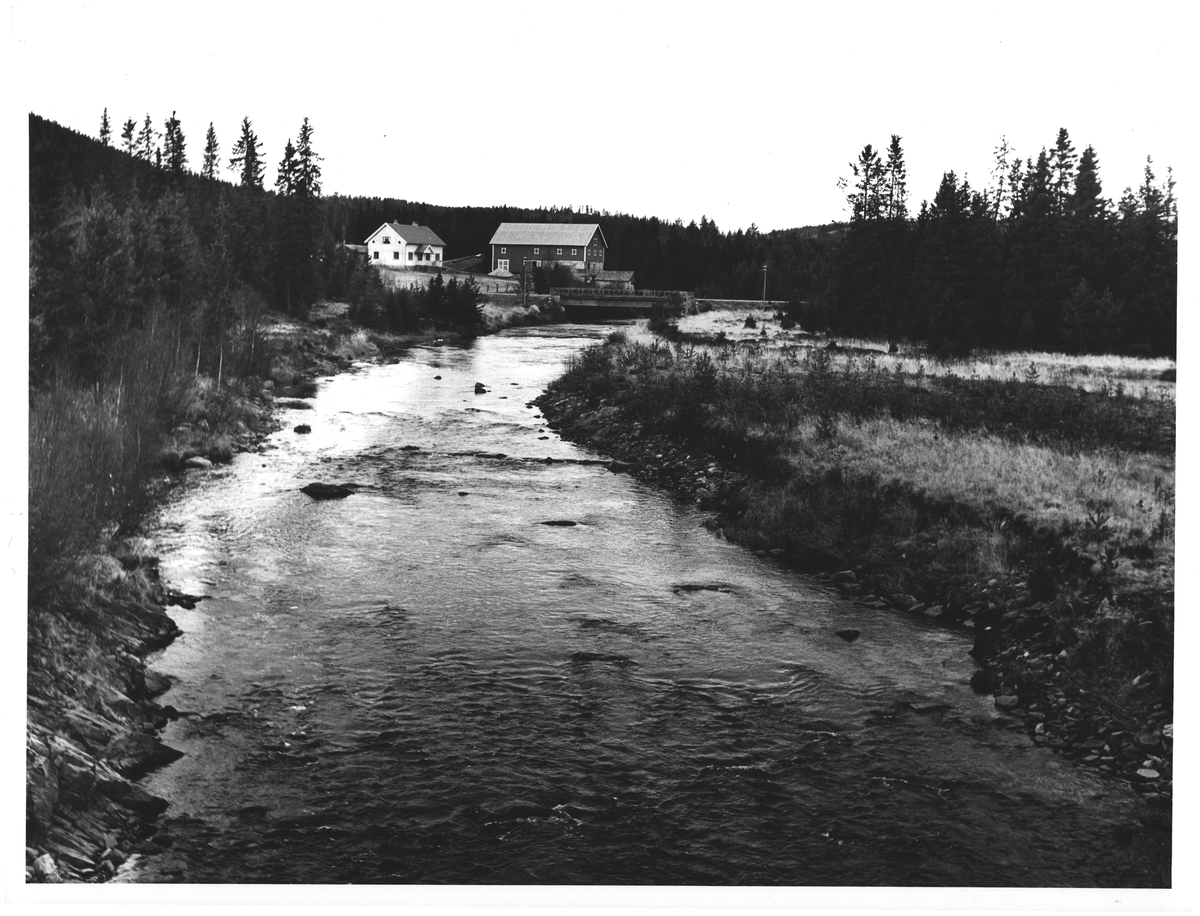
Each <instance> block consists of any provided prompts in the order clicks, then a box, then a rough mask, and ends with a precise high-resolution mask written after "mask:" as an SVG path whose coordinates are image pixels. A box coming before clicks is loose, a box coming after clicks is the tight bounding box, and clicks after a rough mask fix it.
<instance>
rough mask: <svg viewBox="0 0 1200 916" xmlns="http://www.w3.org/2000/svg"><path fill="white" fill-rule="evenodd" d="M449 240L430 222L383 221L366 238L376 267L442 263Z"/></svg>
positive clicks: (369, 252)
mask: <svg viewBox="0 0 1200 916" xmlns="http://www.w3.org/2000/svg"><path fill="white" fill-rule="evenodd" d="M445 253H446V243H445V242H443V241H442V240H441V239H440V238H438V235H437V233H436V232H434V231H433V230H432V229H430V228H429V227H428V226H418V225H417V224H416V223H413V224H412V225H411V226H405V225H404V224H402V223H384V224H383V225H382V226H380V227H379V228H378V229H376V230H375V231H374V232H372V233H371V236H370V238H368V239H367V260H368V261H370V263H372V264H374V265H375V266H376V267H400V268H404V269H408V268H411V267H441V266H442V257H443V256H444V255H445Z"/></svg>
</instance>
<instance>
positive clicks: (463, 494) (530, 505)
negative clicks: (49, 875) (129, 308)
mask: <svg viewBox="0 0 1200 916" xmlns="http://www.w3.org/2000/svg"><path fill="white" fill-rule="evenodd" d="M600 333H601V331H600V329H597V328H585V327H580V326H560V327H556V328H552V329H537V330H528V329H525V330H514V331H508V332H505V333H503V334H500V335H496V336H491V337H487V338H484V339H481V340H479V341H477V342H475V343H474V344H473V345H472V346H470V347H463V348H459V347H449V346H446V347H431V348H423V349H417V350H414V351H412V352H411V353H410V354H409V355H408V356H406V357H405V358H404V359H403V360H402V361H400V362H398V363H395V364H392V365H382V366H379V365H373V366H362V367H358V368H357V369H356V370H355V371H353V372H350V373H347V374H343V375H339V376H336V377H333V378H328V379H324V380H322V381H321V386H320V391H319V393H318V395H317V397H316V398H315V400H314V401H313V404H314V408H315V409H313V410H307V411H287V412H285V421H286V423H287V428H286V429H285V430H284V431H281V432H279V433H277V434H275V435H274V436H273V437H272V438H271V439H270V440H269V442H270V444H271V446H272V448H271V449H270V450H269V451H267V452H266V453H264V454H260V455H255V454H248V455H242V456H239V457H238V459H237V460H236V461H235V462H234V463H233V464H232V465H231V466H230V467H228V468H226V469H222V470H220V471H217V472H214V473H212V474H210V475H208V476H206V477H204V478H203V479H202V480H201V481H200V482H199V483H198V484H197V485H196V486H194V487H189V488H188V489H187V490H186V492H183V493H181V494H179V495H178V496H177V497H176V499H175V501H174V502H173V503H172V504H170V505H169V506H168V507H167V508H166V509H165V511H164V515H163V518H162V521H161V528H160V531H159V532H158V536H157V540H158V546H159V549H160V552H161V554H162V567H163V572H164V576H165V578H166V579H167V581H168V582H169V583H170V584H171V585H172V586H173V587H175V588H177V589H181V590H183V591H185V592H190V593H193V594H203V595H206V596H209V597H207V598H206V599H205V600H204V601H202V602H200V603H199V604H197V606H196V607H195V609H194V610H183V609H181V608H173V609H172V614H173V616H175V618H176V620H177V622H178V623H179V625H180V626H181V627H182V629H183V631H184V634H183V635H182V636H181V637H180V638H179V639H178V640H177V641H176V642H175V643H174V644H173V645H172V646H170V647H169V648H168V649H167V650H165V652H163V653H162V654H161V655H160V656H158V657H157V658H155V659H154V660H153V663H154V666H155V667H156V668H157V669H158V670H160V671H162V672H164V673H167V674H169V675H171V676H172V677H173V678H175V679H176V681H177V682H176V685H175V686H174V687H173V688H172V689H171V691H169V692H168V693H167V694H166V695H165V696H164V697H163V699H162V702H164V703H169V704H171V705H173V706H175V707H176V708H177V709H178V710H179V711H180V713H181V714H182V715H181V716H180V718H179V719H178V720H177V721H175V722H173V723H171V724H170V725H169V726H168V727H167V729H166V730H165V733H164V740H165V741H166V742H167V743H169V744H171V745H172V746H174V747H177V748H179V749H180V750H182V751H184V752H185V753H186V756H185V757H183V758H182V759H181V760H179V761H178V762H176V763H174V764H172V765H171V766H169V767H166V768H164V769H162V770H160V771H158V772H156V773H154V774H152V775H151V776H149V777H147V778H146V780H145V783H146V786H147V788H148V789H149V790H150V791H152V792H155V793H157V794H160V795H162V796H164V797H166V798H167V799H168V800H169V801H170V803H171V807H170V809H169V810H168V812H167V813H166V815H164V817H163V825H164V829H163V831H162V834H163V835H166V836H169V837H170V840H169V841H164V843H166V842H169V844H170V845H169V846H167V848H166V849H165V850H164V851H162V852H161V853H159V854H157V855H153V856H146V857H140V858H138V859H135V860H131V864H130V865H129V867H128V868H127V869H126V871H125V874H124V876H123V878H124V880H133V881H186V882H260V883H267V882H291V883H300V882H319V883H343V882H361V883H368V882H375V883H379V882H387V883H408V884H412V883H441V882H450V883H487V882H503V883H522V884H524V883H606V884H612V883H652V884H797V885H807V884H816V885H862V884H878V885H1009V884H1012V885H1075V886H1090V885H1141V884H1162V883H1164V882H1165V881H1167V880H1168V874H1167V870H1166V869H1167V865H1166V864H1165V862H1164V861H1163V860H1164V859H1165V858H1166V853H1165V852H1164V849H1165V840H1163V838H1161V837H1155V836H1150V835H1146V834H1145V832H1144V831H1142V830H1141V829H1140V828H1139V826H1138V816H1139V812H1140V811H1141V808H1140V807H1139V802H1138V800H1137V799H1136V798H1135V797H1134V795H1133V793H1132V792H1130V791H1129V790H1128V789H1127V788H1125V787H1123V786H1121V785H1119V784H1117V783H1114V782H1106V781H1102V780H1100V779H1099V778H1097V777H1096V776H1094V775H1092V774H1090V773H1088V772H1085V771H1081V770H1078V769H1076V768H1074V767H1072V766H1071V765H1070V764H1069V763H1067V762H1065V761H1063V760H1062V759H1060V758H1057V757H1055V756H1054V755H1053V754H1052V753H1050V752H1048V751H1046V750H1043V749H1040V748H1035V747H1034V746H1033V745H1032V744H1031V743H1030V742H1029V740H1028V739H1027V738H1026V737H1025V736H1024V735H1023V734H1021V733H1020V732H1019V731H1016V730H1013V729H1008V728H1003V727H999V725H998V723H997V722H996V721H994V720H995V713H994V711H993V708H992V704H991V700H990V698H981V697H977V696H975V695H974V694H973V693H972V691H971V690H970V688H969V687H968V684H967V681H968V678H969V677H970V674H971V671H972V664H971V662H970V660H969V658H968V656H967V649H968V648H969V643H968V641H967V640H966V639H965V638H964V637H963V636H962V635H960V634H956V633H950V632H946V631H944V630H940V629H936V628H931V627H927V626H924V625H922V622H921V621H919V620H914V619H911V618H909V617H907V616H903V615H897V614H893V613H888V612H881V611H877V610H871V609H868V608H865V607H863V606H861V605H859V604H857V603H854V602H852V601H849V600H847V599H845V598H843V597H840V596H839V595H838V594H837V593H835V592H833V591H831V590H829V589H828V588H826V587H825V586H823V585H821V584H820V583H818V582H815V581H812V580H809V579H807V578H805V577H802V576H798V575H796V574H794V573H790V572H788V571H786V570H783V569H781V568H779V567H778V566H776V565H774V564H772V563H771V562H770V561H765V560H759V559H756V558H755V557H754V556H753V555H752V554H750V553H748V552H747V551H745V550H742V549H740V548H738V547H735V546H732V545H730V544H728V543H726V542H724V541H722V540H720V539H719V538H717V537H715V536H714V535H713V534H711V533H709V532H708V531H706V530H705V529H704V528H703V527H702V524H701V523H702V518H701V516H700V515H698V514H697V513H696V512H694V511H693V510H691V509H689V508H687V507H682V506H680V505H678V504H677V503H675V502H673V501H672V500H671V499H670V498H669V497H667V496H665V495H663V494H660V493H658V492H656V491H654V490H652V489H649V488H647V487H645V486H642V485H641V484H639V483H638V482H636V481H635V480H633V479H631V478H630V477H628V476H626V475H621V474H614V473H611V472H609V471H608V470H607V469H606V468H605V467H604V466H603V465H602V464H599V463H588V462H589V461H594V459H596V458H597V457H598V456H597V455H595V454H594V453H591V452H589V451H588V450H586V449H583V448H580V447H577V446H575V445H572V444H570V443H567V442H564V441H562V440H560V439H559V438H558V437H557V436H556V435H554V434H553V433H552V432H551V431H549V430H548V429H547V428H546V427H545V424H544V421H543V420H542V419H541V418H540V416H539V414H538V411H537V409H536V408H534V407H530V406H528V402H529V401H530V399H532V398H533V397H536V396H537V395H538V394H539V393H540V392H541V391H542V390H543V389H544V387H545V385H546V384H547V383H548V382H549V381H550V380H551V379H552V378H554V377H555V376H556V375H558V374H559V373H560V372H561V371H562V367H563V365H564V363H565V361H566V360H567V358H568V357H569V356H570V354H572V353H574V352H576V351H577V350H578V349H579V348H580V347H582V346H584V345H585V344H587V343H589V342H590V339H594V338H595V337H597V336H599V334H600ZM438 376H440V378H438ZM476 381H481V382H484V383H485V384H486V385H487V386H488V388H489V391H488V392H487V393H486V394H480V395H476V394H475V393H474V383H475V382H476ZM301 422H304V423H309V424H310V425H311V427H312V432H311V433H310V434H308V435H302V434H297V433H295V432H293V431H292V430H291V427H292V426H293V425H295V424H297V423H301ZM547 459H553V460H552V461H551V460H547ZM311 481H324V482H342V481H348V482H352V483H355V484H358V485H359V486H360V487H361V489H360V490H359V491H358V492H357V493H355V494H354V495H353V496H350V497H349V498H347V499H344V500H341V501H331V502H317V501H314V500H312V499H309V498H308V497H307V496H305V495H304V494H302V493H300V492H299V487H300V486H302V485H304V484H306V483H309V482H311ZM549 521H571V522H575V523H576V524H574V525H547V524H545V523H546V522H549ZM844 627H853V628H857V629H859V630H861V632H862V635H861V637H860V638H859V639H858V640H857V641H855V642H852V643H848V642H845V641H844V640H842V639H840V638H839V637H838V636H837V635H835V631H836V630H838V629H841V628H844Z"/></svg>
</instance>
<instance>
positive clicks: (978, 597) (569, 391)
mask: <svg viewBox="0 0 1200 916" xmlns="http://www.w3.org/2000/svg"><path fill="white" fill-rule="evenodd" d="M763 331H768V329H767V328H765V327H762V326H761V323H759V326H758V328H757V329H756V330H755V332H754V334H755V336H756V337H757V338H758V340H755V341H753V342H751V343H750V344H749V345H739V344H737V343H736V342H734V341H725V342H723V343H721V344H719V345H715V346H705V345H696V344H695V343H693V342H687V341H688V340H691V341H695V340H696V336H691V337H690V338H689V337H685V338H683V340H684V342H679V343H676V344H674V345H671V344H666V343H663V342H661V341H659V340H657V339H654V340H650V341H649V342H648V343H645V342H641V343H639V342H632V341H630V340H629V339H627V338H626V336H625V335H624V334H623V333H621V332H617V333H615V334H614V335H613V336H612V337H610V339H609V341H608V342H607V343H606V344H604V345H602V346H598V347H593V348H591V349H589V350H586V351H584V352H583V353H582V354H581V355H580V356H579V357H578V359H576V360H575V361H574V362H573V364H572V365H571V366H570V367H569V369H568V371H567V372H566V374H565V375H564V376H563V377H562V378H561V379H559V380H558V381H557V382H556V383H555V384H554V385H552V386H551V388H550V389H549V390H548V392H547V394H546V395H545V396H544V397H543V399H542V400H541V402H540V403H541V406H542V409H543V411H544V412H545V414H546V416H547V417H548V418H549V419H550V420H551V421H553V423H555V424H556V425H557V426H558V428H559V429H560V431H561V432H562V434H563V435H565V436H566V437H567V438H573V439H578V440H581V441H586V442H589V443H591V444H593V445H594V446H596V447H598V448H600V449H602V450H604V451H607V452H609V453H610V454H612V455H614V456H615V457H616V458H618V459H620V460H621V461H623V462H625V463H626V464H627V466H628V468H629V470H631V471H632V472H633V473H635V474H638V475H639V476H642V477H645V478H647V479H650V480H654V481H656V482H658V483H660V484H663V485H666V486H668V487H670V488H671V489H672V490H674V491H675V492H676V493H677V494H679V495H680V496H681V497H682V498H685V499H688V500H693V501H696V502H698V503H699V505H700V506H701V507H703V508H706V509H710V510H711V511H712V513H713V515H712V525H713V526H714V527H716V528H719V529H720V530H721V531H722V532H723V533H724V535H725V536H726V537H728V538H729V539H731V540H733V541H735V542H738V543H741V544H743V545H745V546H747V547H749V548H751V549H754V550H757V551H761V552H763V554H764V555H770V556H774V557H777V558H778V559H779V560H780V561H781V562H786V563H789V564H791V565H793V566H795V567H797V568H799V569H802V570H805V571H809V572H814V573H818V574H821V575H823V576H826V577H828V578H831V579H832V580H833V581H834V582H835V583H836V584H837V586H838V587H839V588H841V589H842V590H844V591H846V592H848V593H851V594H854V595H857V596H859V597H860V598H861V599H862V600H866V601H870V602H873V603H875V604H877V605H878V607H879V608H880V612H881V613H890V612H905V613H917V614H921V615H923V616H924V617H926V618H928V619H929V620H932V621H936V622H938V623H941V624H943V625H947V626H954V627H964V628H967V629H969V630H973V631H974V632H975V634H976V638H975V648H974V653H973V654H974V655H975V656H976V658H977V659H978V660H979V662H980V669H979V672H977V674H976V676H975V678H974V679H973V680H972V685H973V686H974V687H975V688H976V689H977V690H978V691H980V692H990V693H993V694H995V696H996V703H997V708H998V709H999V710H1001V711H1002V712H1004V713H1006V714H1010V715H1012V716H1015V717H1016V719H1015V720H1014V721H1016V722H1019V723H1020V724H1021V727H1024V728H1027V729H1028V731H1029V733H1030V735H1031V737H1032V738H1033V740H1034V741H1035V742H1036V743H1038V744H1044V745H1048V746H1050V747H1053V748H1056V749H1058V750H1059V751H1060V752H1062V753H1064V754H1066V755H1068V756H1070V757H1073V758H1075V759H1078V760H1080V761H1081V762H1086V763H1087V764H1089V765H1093V766H1097V767H1100V768H1102V769H1105V770H1107V771H1109V772H1112V773H1113V774H1116V775H1119V776H1121V777H1123V778H1128V779H1130V780H1131V781H1132V782H1133V783H1134V784H1135V785H1137V786H1138V787H1139V789H1140V790H1141V791H1143V792H1145V794H1146V796H1147V797H1148V798H1149V799H1150V800H1151V801H1152V802H1154V803H1155V804H1157V805H1163V806H1165V805H1167V804H1169V798H1170V778H1171V762H1170V746H1171V741H1172V728H1171V720H1172V702H1173V668H1172V651H1173V639H1174V636H1173V634H1174V486H1175V466H1174V402H1173V400H1171V399H1167V398H1162V397H1135V396H1132V395H1130V394H1127V393H1124V392H1119V391H1117V390H1116V389H1115V388H1114V387H1108V388H1104V389H1103V390H1089V389H1088V388H1087V387H1084V386H1075V387H1065V386H1060V385H1052V384H1046V383H1045V381H1044V380H1043V379H1041V378H1035V377H1032V376H1033V375H1034V374H1033V373H1030V374H1029V375H1030V377H1029V378H1023V377H1020V376H1017V377H1012V376H1007V377H1005V376H1003V375H999V376H998V377H986V376H985V375H983V374H981V373H979V372H977V371H976V372H972V373H971V374H970V375H967V376H966V377H961V376H958V375H956V374H954V373H953V372H940V373H930V372H924V371H911V370H907V371H906V369H905V368H904V367H903V366H902V365H900V364H899V363H898V361H897V362H894V363H893V364H892V365H891V366H889V367H886V368H885V367H884V365H883V364H882V362H883V361H882V360H881V359H878V358H875V357H874V356H873V355H872V354H869V353H867V354H864V353H863V352H861V351H863V350H865V349H866V348H865V347H857V348H855V349H854V350H848V349H846V348H842V347H838V348H832V347H829V346H828V343H827V342H824V341H822V342H820V343H821V345H820V346H818V345H817V344H816V342H813V341H809V342H808V345H807V346H805V345H804V344H803V343H802V342H800V341H798V340H795V339H787V338H786V336H785V337H784V339H783V340H782V341H779V336H780V335H779V332H778V331H775V330H771V331H768V333H767V334H763ZM764 337H766V338H768V340H771V339H774V340H776V342H777V343H776V346H774V347H770V346H764V345H763V343H762V339H763V338H764ZM909 365H910V366H912V367H913V368H915V367H916V366H915V363H913V362H912V361H909Z"/></svg>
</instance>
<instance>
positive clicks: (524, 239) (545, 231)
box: [488, 223, 608, 248]
mask: <svg viewBox="0 0 1200 916" xmlns="http://www.w3.org/2000/svg"><path fill="white" fill-rule="evenodd" d="M599 231H600V224H599V223H501V224H500V228H499V229H497V230H496V234H495V235H493V236H492V240H491V242H489V243H488V244H491V245H575V246H576V247H587V244H588V242H590V241H591V240H592V236H593V235H594V234H595V233H596V232H599ZM600 239H601V241H604V233H603V232H600ZM604 246H605V247H606V248H607V247H608V242H607V241H604Z"/></svg>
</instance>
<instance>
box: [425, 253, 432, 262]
mask: <svg viewBox="0 0 1200 916" xmlns="http://www.w3.org/2000/svg"><path fill="white" fill-rule="evenodd" d="M425 260H426V261H432V260H433V255H432V254H431V253H430V252H428V251H427V252H425Z"/></svg>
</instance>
